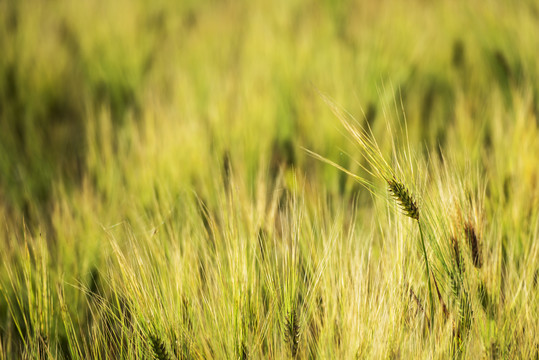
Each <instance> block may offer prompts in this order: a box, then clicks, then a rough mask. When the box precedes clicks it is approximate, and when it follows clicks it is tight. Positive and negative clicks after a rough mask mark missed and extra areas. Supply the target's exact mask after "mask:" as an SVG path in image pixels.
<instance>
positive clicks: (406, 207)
mask: <svg viewBox="0 0 539 360" xmlns="http://www.w3.org/2000/svg"><path fill="white" fill-rule="evenodd" d="M386 181H387V184H388V185H389V192H390V193H391V195H392V196H393V197H394V198H395V200H396V201H397V204H398V205H399V207H400V208H401V210H402V211H403V212H404V214H405V215H406V216H409V217H411V218H412V219H415V220H418V221H419V208H418V207H417V204H416V202H415V200H414V198H413V197H412V196H411V195H410V193H409V192H408V189H406V186H404V184H402V183H401V182H399V181H398V180H397V179H395V178H392V179H388V180H386Z"/></svg>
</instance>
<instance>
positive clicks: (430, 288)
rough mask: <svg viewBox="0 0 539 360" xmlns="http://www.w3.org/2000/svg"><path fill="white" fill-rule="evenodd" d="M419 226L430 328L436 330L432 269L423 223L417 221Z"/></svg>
mask: <svg viewBox="0 0 539 360" xmlns="http://www.w3.org/2000/svg"><path fill="white" fill-rule="evenodd" d="M417 226H418V227H419V234H420V236H421V249H422V250H423V257H424V258H425V268H426V269H425V270H426V273H427V285H428V287H429V302H430V328H431V329H433V328H434V300H433V297H432V287H431V285H430V269H429V259H428V258H427V248H426V247H425V239H424V237H423V229H422V228H421V222H420V221H419V219H417Z"/></svg>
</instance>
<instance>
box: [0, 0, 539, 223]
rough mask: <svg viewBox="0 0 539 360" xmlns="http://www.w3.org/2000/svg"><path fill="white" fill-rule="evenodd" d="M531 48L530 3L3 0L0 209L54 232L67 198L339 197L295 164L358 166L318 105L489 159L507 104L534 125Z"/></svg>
mask: <svg viewBox="0 0 539 360" xmlns="http://www.w3.org/2000/svg"><path fill="white" fill-rule="evenodd" d="M538 33H539V4H538V3H537V2H536V1H521V2H518V3H514V2H511V1H446V2H442V1H435V2H429V1H411V2H399V1H391V0H386V1H376V2H373V1H363V0H348V1H346V0H343V1H329V0H326V1H319V2H310V1H303V0H293V1H288V0H287V1H282V0H277V1H271V2H258V1H206V0H202V1H189V0H187V1H177V2H174V1H152V2H146V1H126V0H118V1H113V2H111V1H104V0H103V1H100V0H96V1H84V2H74V1H59V0H57V1H49V2H42V1H15V0H4V1H2V2H0V54H1V56H0V204H1V206H2V208H3V213H4V216H6V217H15V218H24V219H26V221H27V222H28V223H32V221H41V220H44V221H46V222H48V223H50V222H51V221H52V220H51V219H50V214H51V213H52V210H53V209H54V207H55V205H54V204H55V200H54V198H55V196H59V194H60V193H62V194H68V195H69V194H71V193H72V192H73V191H78V189H80V188H81V187H83V186H92V187H93V188H95V189H97V190H96V191H97V192H98V193H100V194H101V196H102V199H104V200H103V201H104V203H107V202H108V203H114V202H115V203H118V202H119V203H122V201H127V200H126V199H127V198H129V196H135V195H134V194H136V197H137V201H140V202H142V203H144V201H145V199H146V198H152V197H153V196H154V195H155V194H154V193H156V192H158V191H159V188H160V186H163V185H159V184H160V183H165V184H168V185H167V189H168V190H167V191H172V190H170V189H171V188H172V187H174V186H177V187H178V188H189V187H193V186H194V187H196V186H197V184H203V183H204V182H205V181H206V180H207V179H211V178H212V177H213V176H215V174H216V173H217V172H222V171H221V170H222V169H223V166H224V167H226V166H230V164H233V166H234V167H235V169H236V171H237V172H238V173H239V174H241V177H242V178H243V179H245V181H246V182H247V184H254V183H255V182H256V176H257V175H256V174H257V172H259V171H260V169H263V170H262V171H265V172H266V173H267V174H269V175H272V174H273V176H275V173H276V172H277V171H278V169H279V168H280V167H281V166H283V165H284V166H285V167H287V168H292V167H293V168H295V169H298V170H299V171H300V172H301V173H303V174H306V175H307V177H309V176H315V177H316V179H318V180H321V179H322V181H323V182H324V184H325V186H327V187H328V189H329V191H332V189H333V190H335V191H339V187H341V188H342V187H346V186H348V187H349V186H352V185H349V184H346V183H345V181H346V180H343V179H342V178H339V175H338V174H337V173H336V172H335V171H330V173H329V174H325V175H324V174H316V171H317V170H316V169H315V168H314V166H313V165H312V163H313V160H312V159H309V158H308V157H307V156H305V153H304V152H303V150H301V147H306V148H309V149H313V150H315V151H317V152H319V153H322V154H324V155H326V156H328V157H330V158H333V159H341V158H340V157H339V153H340V152H341V151H343V150H344V151H350V150H351V148H350V145H348V144H347V142H346V141H344V140H345V137H344V135H343V134H342V130H340V128H339V125H338V121H337V120H336V119H335V117H334V116H333V115H332V114H331V113H330V111H329V109H328V106H327V105H325V104H324V102H323V101H322V99H321V97H320V96H319V94H318V92H319V91H320V92H321V93H324V94H328V95H329V96H330V97H331V98H333V99H334V100H335V102H336V103H337V104H339V105H340V106H342V107H343V108H344V109H347V110H348V111H349V112H350V113H351V114H352V115H353V116H355V117H356V118H357V119H358V120H359V121H360V122H364V123H365V122H366V123H368V124H369V125H370V126H371V127H372V128H373V130H374V132H375V136H378V137H380V136H381V137H382V138H383V136H384V132H385V125H384V123H383V121H379V120H380V119H383V118H384V117H388V116H389V117H392V116H397V117H398V116H401V117H402V116H403V114H406V120H407V122H408V129H409V133H410V134H409V135H410V141H411V143H413V144H419V146H420V148H421V149H423V150H425V151H432V152H436V151H438V150H439V149H444V148H445V147H447V146H448V145H447V144H452V145H451V146H459V147H460V146H463V147H465V148H466V149H469V151H471V152H474V151H475V152H478V151H484V150H485V149H488V146H489V144H491V143H492V135H493V134H492V133H493V131H497V130H496V129H493V126H491V123H490V119H491V118H492V116H493V114H494V113H495V112H496V111H498V113H499V112H500V111H502V110H500V109H505V110H507V109H511V107H512V106H513V103H514V101H515V96H516V95H515V94H517V95H518V96H517V97H519V98H520V97H522V98H525V99H527V102H526V104H529V106H528V110H527V111H529V112H530V114H535V115H534V116H535V117H536V119H537V113H538V111H539V95H538V94H539V93H538V92H539V89H538V86H539V85H538V84H539V81H538V80H539V78H538V70H539V66H538V65H539V60H538V59H539V56H538V49H539V37H537V36H536V34H538ZM401 101H402V109H401ZM396 109H398V111H396ZM505 110H503V111H505ZM503 111H502V112H503ZM502 118H503V117H502ZM504 121H508V122H511V121H512V120H511V118H510V117H507V119H506V120H504ZM341 160H342V161H343V165H349V164H347V163H346V162H347V161H349V160H346V159H341ZM341 160H337V161H341ZM318 175H321V176H318ZM126 184H130V185H129V186H127V185H126ZM120 187H123V188H126V189H128V190H127V191H119V190H118V189H119V188H120ZM162 190H163V189H162ZM341 190H342V189H341ZM150 193H151V194H150ZM152 194H153V195H152ZM121 216H122V215H121V214H118V217H119V218H121Z"/></svg>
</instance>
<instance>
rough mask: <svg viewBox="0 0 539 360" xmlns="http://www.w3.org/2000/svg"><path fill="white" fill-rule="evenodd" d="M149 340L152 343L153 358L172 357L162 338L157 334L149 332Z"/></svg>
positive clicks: (165, 359) (167, 358)
mask: <svg viewBox="0 0 539 360" xmlns="http://www.w3.org/2000/svg"><path fill="white" fill-rule="evenodd" d="M150 342H151V344H152V350H153V355H154V358H155V359H157V360H171V359H172V357H171V356H170V354H169V352H168V350H167V347H166V345H165V342H164V341H163V339H162V338H161V337H160V336H159V334H157V333H156V334H150Z"/></svg>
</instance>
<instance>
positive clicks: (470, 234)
mask: <svg viewBox="0 0 539 360" xmlns="http://www.w3.org/2000/svg"><path fill="white" fill-rule="evenodd" d="M464 235H465V236H466V240H467V242H468V246H469V247H470V251H471V253H472V261H473V264H474V266H475V267H476V268H478V269H480V268H481V266H483V260H482V258H481V246H480V244H479V238H478V237H477V234H476V232H475V229H474V227H473V225H472V224H471V223H470V222H467V223H465V224H464Z"/></svg>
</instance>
